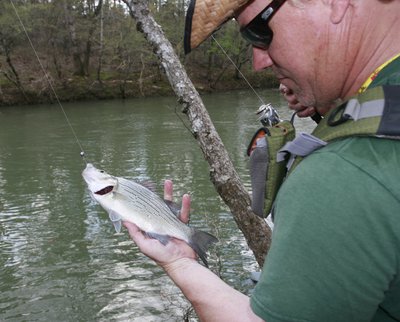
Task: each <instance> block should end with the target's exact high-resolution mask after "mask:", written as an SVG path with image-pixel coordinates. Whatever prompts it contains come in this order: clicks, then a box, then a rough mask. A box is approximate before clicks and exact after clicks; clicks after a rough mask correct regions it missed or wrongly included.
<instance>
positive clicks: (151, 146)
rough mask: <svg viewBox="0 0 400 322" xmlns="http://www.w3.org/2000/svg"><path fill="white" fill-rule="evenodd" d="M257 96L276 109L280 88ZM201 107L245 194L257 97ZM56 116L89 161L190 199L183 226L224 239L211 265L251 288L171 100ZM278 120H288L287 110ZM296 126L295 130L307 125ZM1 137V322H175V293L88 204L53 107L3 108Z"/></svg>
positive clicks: (234, 233)
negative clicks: (169, 184) (167, 183)
mask: <svg viewBox="0 0 400 322" xmlns="http://www.w3.org/2000/svg"><path fill="white" fill-rule="evenodd" d="M262 94H263V97H265V99H266V100H268V101H271V102H272V103H274V104H275V105H276V106H282V107H283V106H284V102H283V101H281V99H280V98H279V95H278V94H277V92H272V93H271V92H265V93H262ZM204 102H205V104H206V106H207V108H208V110H209V112H210V115H211V118H212V119H213V122H214V124H215V126H216V127H217V129H218V132H219V133H220V135H221V137H222V139H223V141H224V143H225V146H226V148H227V150H228V151H229V153H230V155H231V158H232V161H233V163H234V164H235V166H236V167H237V171H238V173H239V174H240V176H241V177H242V180H243V182H244V184H245V185H246V187H247V188H249V187H250V183H249V177H248V174H247V157H246V156H245V151H246V148H247V143H248V140H249V139H250V138H251V136H252V134H253V132H254V131H255V130H256V129H257V128H258V127H259V125H258V124H257V121H256V116H255V114H254V112H255V111H256V110H257V108H258V105H259V103H258V101H257V98H255V97H254V95H253V94H252V93H250V92H230V93H224V94H213V95H208V96H205V97H204ZM64 108H65V110H66V112H67V114H68V116H69V119H70V122H71V124H72V126H73V128H74V130H75V131H76V133H77V136H78V138H79V139H80V141H81V144H82V146H83V148H84V150H85V153H86V157H87V160H88V161H90V162H92V163H94V164H95V165H96V166H97V167H102V168H104V169H105V170H106V171H107V172H110V173H112V174H115V175H118V176H123V177H127V178H131V179H140V180H143V179H150V180H152V181H154V182H156V183H158V184H159V185H160V186H162V182H163V181H164V180H165V179H166V178H172V179H173V180H174V183H175V185H174V187H175V193H176V195H177V196H180V195H182V194H183V193H186V192H190V193H191V195H192V207H193V213H194V214H193V215H192V220H191V222H192V224H193V225H194V226H196V227H198V228H201V229H204V230H209V231H211V232H212V233H214V234H216V235H218V237H219V239H220V241H221V243H220V244H219V245H218V246H217V248H216V249H214V250H213V251H212V253H211V256H210V257H211V258H210V266H211V267H212V268H213V269H214V270H218V271H220V274H221V275H222V277H223V279H224V280H226V281H227V282H228V283H230V284H231V285H234V286H235V287H236V288H238V289H240V290H242V291H244V292H249V290H250V289H251V287H252V285H251V284H248V283H247V279H248V276H249V272H251V271H253V270H256V268H257V265H256V263H255V261H254V259H253V256H252V254H251V252H250V251H249V250H248V248H247V246H246V243H245V240H244V238H243V236H242V235H241V233H240V232H239V231H238V229H237V228H236V225H235V223H234V221H233V219H232V217H231V215H230V214H229V213H228V210H227V207H226V206H225V205H224V204H223V203H222V201H221V200H220V198H219V196H218V195H217V193H216V192H215V190H214V188H213V186H212V184H211V183H210V180H209V174H208V166H207V164H206V162H205V161H204V160H203V157H202V154H201V152H200V149H199V147H198V144H197V142H196V141H195V140H194V139H193V137H192V136H191V134H190V133H189V131H188V130H187V128H186V127H185V125H184V124H183V123H182V121H181V120H180V119H179V118H178V117H177V116H176V114H175V111H174V110H175V109H177V110H178V111H179V110H180V107H179V106H178V105H177V104H176V99H175V98H173V97H171V98H146V99H134V100H127V101H102V102H84V103H73V104H64ZM279 112H280V114H281V116H282V117H284V118H287V117H289V115H290V113H289V112H288V111H287V110H286V109H285V108H280V109H279ZM298 123H299V124H298V125H299V127H303V130H304V129H305V130H310V128H311V127H312V126H313V125H312V123H311V122H304V121H303V122H298ZM0 129H1V130H0V131H1V133H0V276H1V279H0V320H1V321H5V320H6V321H56V320H60V321H125V320H129V321H182V317H183V315H184V314H185V313H186V311H187V309H188V308H189V306H188V304H187V303H186V301H185V300H184V298H183V297H182V296H181V294H180V292H179V290H178V289H177V288H176V287H175V286H174V285H173V284H172V283H171V282H170V281H169V279H168V278H167V277H166V276H165V275H164V274H163V273H162V271H161V270H160V269H159V268H158V267H156V266H155V265H154V264H153V263H152V262H151V261H150V260H148V259H147V258H145V257H144V256H143V255H142V254H140V253H139V252H138V251H137V249H136V247H135V246H134V245H133V244H132V242H131V241H130V239H129V238H128V236H127V234H126V233H125V232H123V233H120V234H116V233H115V231H114V229H113V227H112V225H111V223H110V222H109V220H108V215H107V214H106V213H105V211H104V210H103V209H101V208H100V206H98V205H97V204H96V203H94V202H93V201H92V200H91V198H90V197H89V195H88V193H87V191H86V190H85V184H84V182H83V180H82V178H81V174H80V173H81V171H82V170H83V168H84V162H82V160H81V158H80V156H79V153H80V150H79V147H78V145H77V143H76V141H75V139H74V137H73V135H72V133H71V130H70V128H69V127H68V124H67V123H66V121H65V119H64V116H63V115H62V113H61V111H60V110H59V108H58V107H57V106H52V105H50V106H48V105H41V106H23V107H12V108H3V109H1V110H0ZM159 192H161V190H160V189H159ZM218 256H220V259H221V265H219V264H218V263H219V261H218V258H217V257H218Z"/></svg>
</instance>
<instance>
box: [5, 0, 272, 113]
mask: <svg viewBox="0 0 400 322" xmlns="http://www.w3.org/2000/svg"><path fill="white" fill-rule="evenodd" d="M15 4H16V6H15V8H16V10H14V8H13V7H12V6H11V5H10V4H9V3H8V2H4V1H3V2H0V13H1V14H0V106H13V105H21V104H41V103H51V102H54V101H56V97H55V94H54V92H55V93H56V95H57V97H58V99H59V100H60V101H62V102H64V101H80V100H97V99H114V98H117V99H121V98H122V99H123V98H133V97H148V96H165V95H173V91H172V90H171V87H170V84H169V83H168V80H167V78H166V77H165V75H164V71H163V70H162V69H161V68H160V65H159V62H158V59H157V57H156V56H155V55H154V53H153V51H152V49H151V47H150V46H149V44H148V43H147V41H146V40H145V39H144V37H143V35H142V33H140V32H139V31H138V30H137V28H139V27H140V26H137V25H136V24H135V23H134V21H133V20H132V19H131V18H130V17H129V15H128V13H127V11H126V7H125V6H124V5H123V4H122V3H121V2H119V1H108V0H102V1H87V0H85V1H81V0H73V1H40V0H39V1H38V0H35V1H33V0H32V1H24V2H21V3H18V2H17V1H16V2H15ZM149 6H150V9H151V12H152V14H153V15H154V17H155V18H156V19H157V22H158V23H159V24H160V25H161V26H162V29H163V30H164V33H165V35H166V37H167V38H168V40H169V41H170V42H171V44H172V45H173V47H174V49H175V52H176V53H177V55H178V57H179V59H180V60H181V62H182V64H183V65H184V67H185V69H186V70H187V73H188V75H189V77H190V78H191V80H192V82H193V83H194V84H195V86H196V89H197V90H198V91H199V92H200V93H211V92H215V91H226V90H234V89H242V88H248V85H247V83H246V82H245V81H244V80H243V77H242V75H241V74H240V73H243V74H244V75H245V77H246V78H247V79H248V80H249V82H250V83H251V84H252V86H254V87H255V88H273V87H277V86H278V85H279V84H278V82H277V81H276V79H275V78H274V76H273V75H272V74H271V73H270V72H267V71H265V72H261V73H255V72H254V71H253V70H252V66H251V48H250V47H249V46H248V45H247V44H246V43H245V42H244V41H243V40H242V39H241V37H240V35H239V31H238V28H237V25H236V23H235V22H230V23H227V24H226V25H225V26H224V27H223V28H221V30H219V31H218V33H217V34H216V35H215V38H216V39H217V40H218V42H219V43H220V44H221V46H222V47H223V48H224V50H225V51H226V52H227V53H228V55H229V57H230V58H231V59H232V61H233V62H234V64H235V65H236V66H237V69H236V68H235V66H234V65H233V64H232V62H231V61H230V60H229V59H228V58H227V57H226V56H225V54H224V53H223V52H222V51H221V49H220V48H219V46H217V45H216V43H215V42H214V41H212V40H209V41H206V42H205V43H204V44H202V45H201V46H200V47H199V48H198V49H196V50H195V51H193V52H192V53H190V54H189V55H187V56H185V55H184V54H183V44H182V37H183V29H184V17H185V1H164V2H154V3H152V2H150V4H149ZM17 14H18V16H19V17H20V19H21V22H22V25H21V23H20V22H19V19H17ZM29 40H30V41H31V42H32V44H33V46H34V49H32V48H31V46H30V43H29ZM36 54H37V57H36ZM239 71H240V72H239ZM50 84H51V85H50ZM52 87H53V88H54V91H53V89H52Z"/></svg>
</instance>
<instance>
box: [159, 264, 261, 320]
mask: <svg viewBox="0 0 400 322" xmlns="http://www.w3.org/2000/svg"><path fill="white" fill-rule="evenodd" d="M164 269H165V271H166V272H167V274H168V275H169V276H170V278H171V279H172V280H173V281H174V283H175V284H176V285H177V286H178V287H179V288H180V289H181V290H182V292H183V294H184V295H185V296H186V298H187V299H188V300H189V301H190V302H191V303H192V305H193V307H194V309H195V310H196V313H197V315H198V316H199V318H200V320H201V321H219V322H221V321H243V322H244V321H262V320H261V319H259V318H258V317H257V316H256V315H255V314H254V313H253V311H252V310H251V308H250V300H249V297H247V296H246V295H244V294H242V293H240V292H238V291H236V290H235V289H234V288H232V287H230V286H229V285H228V284H226V283H225V282H223V281H222V280H221V279H220V278H219V277H218V276H217V275H215V274H214V273H213V272H211V271H210V270H209V269H207V268H205V267H204V266H202V265H200V264H199V263H197V262H196V261H195V260H191V259H181V260H178V261H176V262H174V263H172V264H170V265H167V266H165V267H164Z"/></svg>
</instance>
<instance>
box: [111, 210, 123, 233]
mask: <svg viewBox="0 0 400 322" xmlns="http://www.w3.org/2000/svg"><path fill="white" fill-rule="evenodd" d="M108 216H109V217H110V220H111V222H112V223H113V225H114V228H115V231H116V232H117V233H119V232H121V228H122V224H121V219H122V218H121V216H120V215H119V214H118V213H116V212H115V211H110V212H109V213H108Z"/></svg>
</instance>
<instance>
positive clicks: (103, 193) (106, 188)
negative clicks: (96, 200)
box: [95, 186, 114, 196]
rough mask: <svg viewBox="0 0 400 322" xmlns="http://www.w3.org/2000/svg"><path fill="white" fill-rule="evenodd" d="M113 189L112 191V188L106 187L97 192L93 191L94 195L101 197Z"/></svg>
mask: <svg viewBox="0 0 400 322" xmlns="http://www.w3.org/2000/svg"><path fill="white" fill-rule="evenodd" d="M113 189H114V186H107V187H105V188H103V189H101V190H99V191H95V194H96V195H100V196H103V195H105V194H107V193H109V192H111V191H112V190H113Z"/></svg>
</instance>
